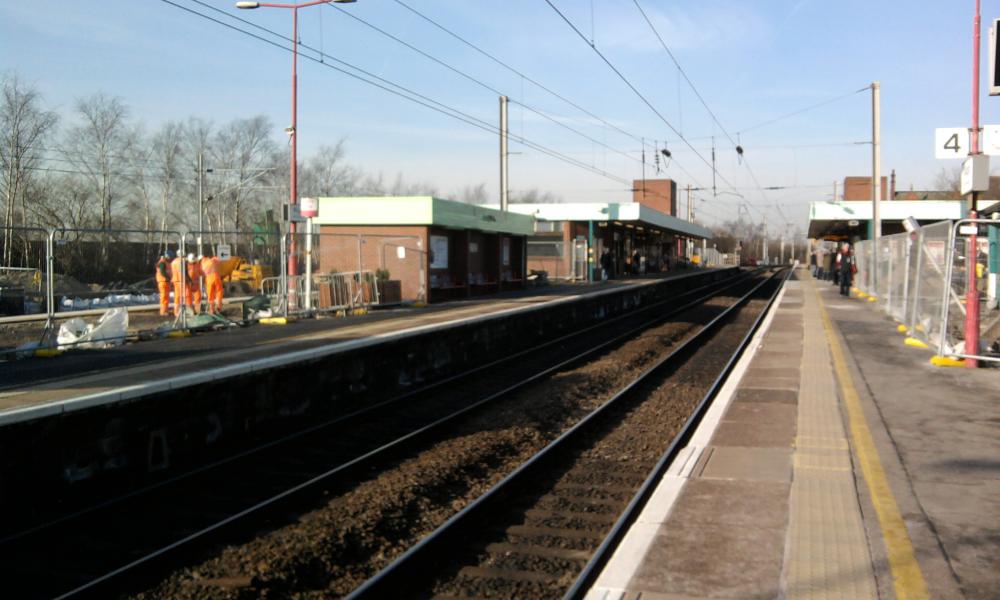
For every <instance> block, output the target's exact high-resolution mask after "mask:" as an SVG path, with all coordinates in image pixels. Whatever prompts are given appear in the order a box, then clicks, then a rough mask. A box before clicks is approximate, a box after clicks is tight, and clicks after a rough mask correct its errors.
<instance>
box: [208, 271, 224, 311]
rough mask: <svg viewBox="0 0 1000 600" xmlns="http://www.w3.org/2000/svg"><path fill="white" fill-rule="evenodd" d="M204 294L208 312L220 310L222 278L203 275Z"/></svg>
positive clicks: (213, 274)
mask: <svg viewBox="0 0 1000 600" xmlns="http://www.w3.org/2000/svg"><path fill="white" fill-rule="evenodd" d="M205 293H207V294H208V309H209V311H210V312H219V311H221V310H222V278H221V277H219V276H218V275H217V274H215V273H209V274H207V275H205Z"/></svg>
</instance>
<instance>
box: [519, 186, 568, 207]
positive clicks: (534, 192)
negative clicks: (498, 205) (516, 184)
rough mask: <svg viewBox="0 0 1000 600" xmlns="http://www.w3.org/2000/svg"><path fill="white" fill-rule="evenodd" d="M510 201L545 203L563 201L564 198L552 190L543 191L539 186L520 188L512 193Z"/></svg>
mask: <svg viewBox="0 0 1000 600" xmlns="http://www.w3.org/2000/svg"><path fill="white" fill-rule="evenodd" d="M510 201H511V202H524V203H540V204H544V203H549V202H561V201H562V199H561V198H560V197H559V196H557V195H556V194H553V193H552V192H543V191H541V190H539V189H538V188H531V189H530V190H519V191H517V192H514V193H512V194H510Z"/></svg>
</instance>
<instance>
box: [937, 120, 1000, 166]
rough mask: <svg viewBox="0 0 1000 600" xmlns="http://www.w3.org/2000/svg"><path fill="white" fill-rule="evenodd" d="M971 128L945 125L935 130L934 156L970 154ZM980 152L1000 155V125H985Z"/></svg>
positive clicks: (962, 155) (959, 156) (950, 156)
mask: <svg viewBox="0 0 1000 600" xmlns="http://www.w3.org/2000/svg"><path fill="white" fill-rule="evenodd" d="M969 148H970V145H969V130H968V128H966V127H944V128H941V129H935V130H934V158H965V157H966V156H968V155H969ZM979 152H980V153H982V154H986V155H988V156H1000V125H983V127H982V130H981V133H980V134H979Z"/></svg>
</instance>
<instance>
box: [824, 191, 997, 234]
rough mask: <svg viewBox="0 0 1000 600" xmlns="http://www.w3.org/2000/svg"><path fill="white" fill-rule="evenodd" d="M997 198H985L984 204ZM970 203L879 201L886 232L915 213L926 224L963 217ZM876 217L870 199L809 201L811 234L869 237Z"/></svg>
mask: <svg viewBox="0 0 1000 600" xmlns="http://www.w3.org/2000/svg"><path fill="white" fill-rule="evenodd" d="M995 202H996V201H995V200H989V201H981V202H980V206H981V207H982V208H985V207H986V204H987V203H988V204H993V203H995ZM967 205H968V203H966V202H965V201H964V200H894V201H883V202H881V203H879V219H880V220H881V221H882V232H883V234H890V233H897V232H899V231H902V230H903V227H902V221H903V219H905V218H906V217H913V218H914V219H916V220H917V221H918V222H920V223H921V224H922V225H924V224H928V223H936V222H938V221H948V220H956V219H961V218H962V217H963V216H965V211H966V207H967ZM871 220H872V203H871V201H870V200H859V201H849V202H813V203H812V204H810V205H809V237H811V238H817V239H818V238H826V237H831V238H850V237H857V238H860V239H867V238H868V237H869V233H868V229H869V223H870V222H871Z"/></svg>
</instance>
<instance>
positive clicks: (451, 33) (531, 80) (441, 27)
mask: <svg viewBox="0 0 1000 600" xmlns="http://www.w3.org/2000/svg"><path fill="white" fill-rule="evenodd" d="M394 1H395V2H396V4H398V5H400V6H402V7H403V8H405V9H406V10H408V11H410V12H411V13H413V14H414V15H416V16H417V17H419V18H421V19H423V20H424V21H426V22H427V23H429V24H431V25H432V26H434V27H436V28H437V29H439V30H440V31H442V32H444V33H446V34H448V35H449V36H450V37H452V38H454V39H456V40H458V41H459V42H461V43H462V44H465V45H466V46H468V47H469V48H472V49H473V50H475V51H476V52H478V53H479V54H481V55H483V56H485V57H486V58H488V59H490V60H491V61H493V62H494V63H496V64H498V65H500V66H501V67H503V68H505V69H507V70H508V71H510V72H511V73H514V74H515V75H518V76H520V77H522V78H523V79H524V80H525V81H527V82H528V83H531V84H532V85H534V86H535V87H537V88H539V89H540V90H542V91H544V92H546V93H548V94H551V95H552V96H554V97H555V98H558V99H559V100H562V101H563V102H565V103H566V104H568V105H569V106H572V107H573V108H575V109H577V110H578V111H580V112H582V113H583V114H585V115H587V116H588V117H591V118H592V119H596V120H597V121H600V122H601V123H603V124H604V125H605V126H607V127H610V128H611V129H614V130H615V131H617V132H618V133H621V134H622V135H625V136H628V137H630V138H632V139H633V140H635V141H637V142H641V141H642V138H641V136H639V135H636V134H634V133H631V132H628V131H626V130H624V129H622V128H621V127H619V126H618V125H615V124H614V123H612V122H610V121H608V120H606V119H604V118H602V117H600V116H599V115H596V114H594V113H593V112H591V111H589V110H587V109H586V108H584V107H582V106H580V105H579V104H578V103H576V102H574V101H572V100H570V99H569V98H567V97H565V96H563V95H562V94H560V93H558V92H556V91H553V90H552V89H551V88H549V87H547V86H545V85H544V84H542V83H541V82H539V81H538V80H536V79H534V78H532V77H530V76H528V75H525V74H524V73H523V72H521V71H519V70H518V69H515V68H514V67H512V66H510V65H509V64H507V63H506V62H504V61H502V60H500V59H499V58H497V57H496V56H494V55H493V54H491V53H489V52H487V51H486V50H483V49H482V48H480V47H479V46H477V45H476V44H474V43H472V42H470V41H469V40H467V39H465V38H464V37H462V36H461V35H459V34H457V33H455V32H454V31H452V30H450V29H448V28H447V27H445V26H444V25H441V24H440V23H438V22H437V21H435V20H434V19H432V18H430V17H428V16H427V15H425V14H423V13H422V12H420V11H418V10H417V9H415V8H413V7H412V6H410V5H409V4H407V3H406V2H403V0H394Z"/></svg>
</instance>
